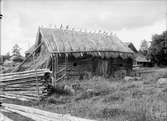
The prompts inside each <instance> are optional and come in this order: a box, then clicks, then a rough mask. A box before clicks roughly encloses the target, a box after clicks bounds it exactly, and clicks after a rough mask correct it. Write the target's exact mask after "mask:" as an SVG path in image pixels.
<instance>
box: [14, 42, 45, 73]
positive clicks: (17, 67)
mask: <svg viewBox="0 0 167 121" xmlns="http://www.w3.org/2000/svg"><path fill="white" fill-rule="evenodd" d="M42 44H43V42H41V43H40V44H39V45H38V46H37V47H36V48H35V49H34V50H33V51H32V53H31V54H30V55H29V56H28V57H27V58H26V59H25V60H24V61H23V62H22V63H21V64H19V65H18V66H16V68H14V69H13V71H12V72H15V71H17V70H18V69H19V68H20V67H21V66H22V65H23V64H24V63H25V62H26V60H27V59H28V58H30V57H31V56H33V54H34V52H35V51H36V50H37V49H38V48H39V47H40V46H41V45H42Z"/></svg>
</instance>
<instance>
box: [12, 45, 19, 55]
mask: <svg viewBox="0 0 167 121" xmlns="http://www.w3.org/2000/svg"><path fill="white" fill-rule="evenodd" d="M20 49H21V48H20V47H19V45H18V44H15V45H14V46H13V49H12V55H13V56H20Z"/></svg>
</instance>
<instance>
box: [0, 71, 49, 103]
mask: <svg viewBox="0 0 167 121" xmlns="http://www.w3.org/2000/svg"><path fill="white" fill-rule="evenodd" d="M46 73H51V71H50V70H48V69H37V70H29V71H23V72H15V73H6V74H0V90H1V92H0V97H3V98H4V97H6V98H12V99H14V98H16V99H25V100H30V99H36V97H40V96H42V95H43V94H42V90H43V89H44V88H45V85H44V81H46V80H45V79H44V76H45V74H46ZM21 92H22V93H21ZM32 97H35V98H32Z"/></svg>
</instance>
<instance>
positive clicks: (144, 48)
mask: <svg viewBox="0 0 167 121" xmlns="http://www.w3.org/2000/svg"><path fill="white" fill-rule="evenodd" d="M148 49H149V47H148V42H147V41H146V40H143V41H142V42H141V46H140V50H139V51H140V52H141V53H142V54H143V55H145V56H147V54H148Z"/></svg>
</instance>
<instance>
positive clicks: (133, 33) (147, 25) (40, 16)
mask: <svg viewBox="0 0 167 121" xmlns="http://www.w3.org/2000/svg"><path fill="white" fill-rule="evenodd" d="M165 12H166V13H167V0H157V1H156V0H143V1H142V0H133V1H132V0H110V1H109V0H103V1H102V0H78V1H76V0H66V1H65V0H64V1H62V0H61V1H60V0H2V14H3V16H4V17H3V20H2V53H3V54H5V53H7V52H9V51H11V49H12V47H13V45H14V44H16V43H18V44H19V46H20V47H21V48H22V53H24V51H25V50H27V49H28V48H29V47H30V46H31V45H32V44H34V41H35V38H36V33H37V30H38V27H39V26H41V25H43V26H47V27H49V26H54V25H56V26H57V27H59V26H60V24H63V25H69V26H70V27H74V28H76V29H83V30H85V29H86V30H88V31H98V30H103V31H106V32H113V33H116V35H117V36H118V37H119V38H120V39H121V40H122V41H124V42H128V41H129V42H133V43H134V45H135V46H136V48H137V49H138V48H139V46H140V43H141V40H143V39H146V40H147V41H151V37H152V35H153V34H155V33H157V34H159V33H161V32H162V31H164V30H165V29H166V23H167V16H165Z"/></svg>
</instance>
